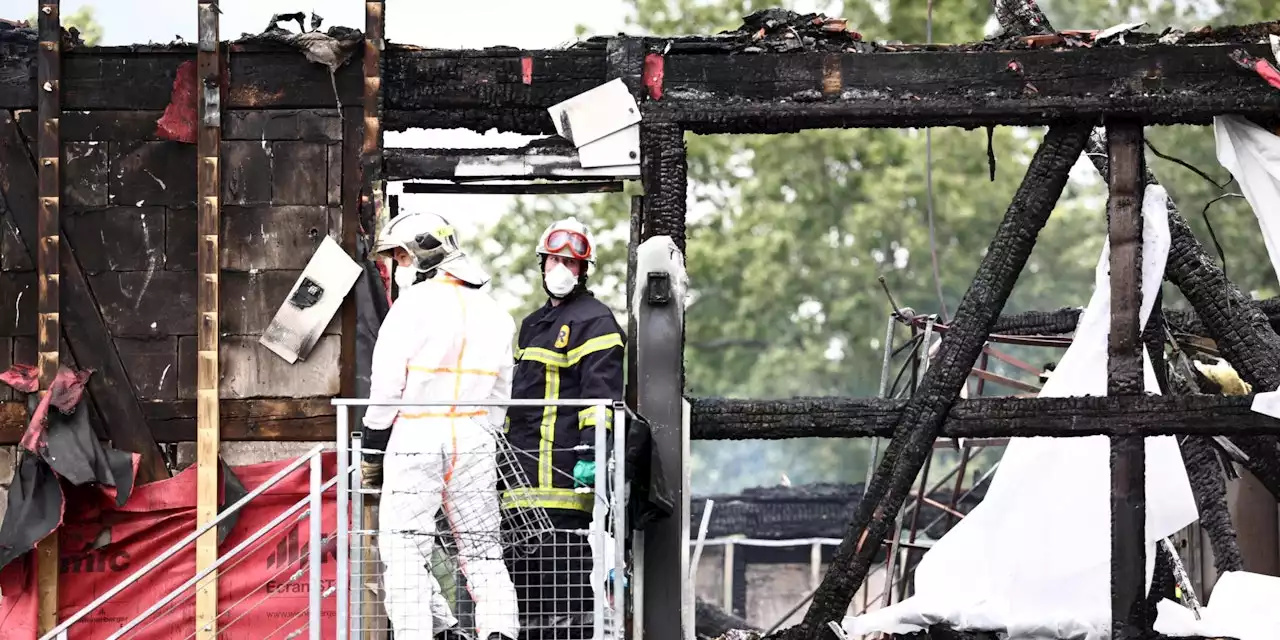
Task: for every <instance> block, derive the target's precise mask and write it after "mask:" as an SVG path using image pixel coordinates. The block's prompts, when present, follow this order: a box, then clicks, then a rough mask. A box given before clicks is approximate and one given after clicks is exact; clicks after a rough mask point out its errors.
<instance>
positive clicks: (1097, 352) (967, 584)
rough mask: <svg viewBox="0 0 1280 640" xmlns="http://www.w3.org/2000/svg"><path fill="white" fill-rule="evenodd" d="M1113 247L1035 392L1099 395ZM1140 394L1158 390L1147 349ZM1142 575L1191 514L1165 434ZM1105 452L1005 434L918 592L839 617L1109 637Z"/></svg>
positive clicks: (1150, 215)
mask: <svg viewBox="0 0 1280 640" xmlns="http://www.w3.org/2000/svg"><path fill="white" fill-rule="evenodd" d="M1169 243H1170V237H1169V220H1168V194H1167V193H1166V192H1165V190H1164V189H1163V188H1161V187H1159V186H1154V185H1153V186H1149V187H1147V190H1146V193H1145V194H1144V202H1143V249H1142V256H1143V265H1142V310H1141V321H1142V323H1143V325H1144V326H1145V324H1146V321H1147V318H1148V317H1149V316H1150V314H1151V309H1152V306H1153V305H1154V304H1155V296H1156V293H1157V292H1158V291H1159V287H1160V283H1161V281H1162V279H1163V275H1164V266H1165V262H1166V260H1167V258H1168V254H1169ZM1109 255H1110V246H1109V244H1107V245H1104V246H1103V249H1102V257H1101V258H1100V259H1099V261H1098V267H1097V271H1096V283H1095V290H1094V293H1093V297H1092V299H1091V300H1090V301H1089V306H1088V307H1087V308H1086V309H1085V311H1084V313H1083V314H1082V315H1081V317H1080V322H1079V325H1078V326H1077V329H1076V334H1075V339H1074V341H1073V342H1072V345H1071V348H1069V349H1068V350H1067V353H1066V354H1065V355H1064V356H1063V358H1062V361H1061V362H1060V363H1059V364H1058V367H1057V369H1056V371H1055V372H1054V373H1053V375H1052V376H1051V377H1050V378H1049V381H1048V383H1047V384H1046V385H1045V386H1044V389H1042V390H1041V392H1040V396H1041V397H1076V396H1105V395H1106V392H1107V389H1106V385H1107V334H1108V329H1109V322H1110V315H1111V291H1110V285H1109V278H1108V275H1109V274H1108V272H1109V269H1108V263H1107V261H1108V257H1109ZM1144 372H1145V378H1146V389H1147V391H1148V393H1153V394H1158V393H1159V387H1158V386H1157V384H1156V380H1155V372H1154V370H1153V369H1152V366H1151V361H1150V358H1149V356H1148V354H1146V353H1144ZM1146 449H1147V482H1146V490H1147V520H1146V537H1147V541H1148V544H1147V581H1148V584H1150V579H1151V573H1152V571H1153V570H1154V562H1155V542H1156V541H1158V540H1160V539H1161V538H1164V537H1165V536H1168V535H1170V534H1172V533H1173V532H1175V531H1177V530H1179V529H1181V528H1183V527H1185V526H1186V525H1187V524H1189V523H1191V522H1193V521H1195V520H1196V519H1197V512H1196V506H1195V501H1194V498H1193V497H1192V494H1191V486H1190V483H1189V482H1188V480H1187V472H1186V468H1185V467H1184V466H1183V462H1182V454H1181V453H1180V452H1179V450H1178V445H1177V442H1176V441H1175V440H1174V438H1173V437H1171V436H1164V437H1156V438H1147V441H1146ZM1110 477H1111V473H1110V456H1109V442H1108V439H1107V438H1106V437H1105V436H1094V437H1088V438H1018V439H1014V440H1013V441H1011V442H1010V444H1009V447H1008V449H1007V450H1006V451H1005V454H1004V458H1003V459H1002V460H1001V463H1000V471H999V472H998V473H997V474H996V475H995V478H994V479H993V481H992V483H991V487H990V489H989V490H988V492H987V495H986V497H985V498H984V499H983V501H982V503H981V504H979V505H978V507H977V508H975V509H974V510H973V512H971V513H970V514H969V515H968V516H966V517H965V518H964V519H963V520H961V521H960V522H959V524H958V525H957V526H956V527H955V528H953V529H952V530H951V531H950V532H949V533H947V535H946V536H944V537H943V538H942V539H941V540H939V541H938V542H937V543H936V544H935V545H934V546H933V548H932V549H931V550H930V551H929V552H928V553H926V554H925V556H924V558H923V560H922V561H921V562H920V565H919V567H918V568H917V569H916V574H915V586H916V593H917V595H915V596H913V597H912V598H908V599H907V600H905V601H903V602H901V603H898V604H896V605H893V606H890V607H887V608H885V609H881V610H878V611H874V612H871V613H868V614H866V615H863V616H859V617H851V618H847V619H846V620H845V624H844V627H845V630H846V631H847V632H848V633H849V634H850V635H851V636H859V635H864V634H868V633H872V632H876V631H881V632H889V633H908V632H911V631H918V630H920V629H922V628H925V627H928V626H930V625H932V624H938V623H947V624H951V625H952V626H954V627H956V628H959V629H965V630H993V631H999V630H1004V631H1006V632H1007V633H1008V634H1009V637H1010V639H1011V640H1023V639H1038V638H1082V639H1086V640H1102V639H1105V638H1109V637H1110V627H1111V621H1110V619H1111V587H1110V576H1111V571H1110V562H1111V507H1110V498H1109V496H1110Z"/></svg>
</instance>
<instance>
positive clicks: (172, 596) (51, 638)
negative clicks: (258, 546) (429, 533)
mask: <svg viewBox="0 0 1280 640" xmlns="http://www.w3.org/2000/svg"><path fill="white" fill-rule="evenodd" d="M324 450H325V449H324V446H323V445H316V446H315V447H314V448H312V449H311V450H310V451H309V452H308V453H306V454H305V455H303V456H301V457H299V458H298V459H297V460H294V461H293V462H291V463H289V464H288V465H286V466H285V467H284V468H283V469H281V470H280V471H278V472H276V473H275V474H274V475H272V476H271V477H270V478H267V480H265V481H264V482H262V484H260V485H258V486H257V487H255V488H254V489H253V490H252V491H250V492H248V493H247V494H246V495H245V496H244V497H243V498H240V499H239V500H237V501H236V502H234V503H233V504H231V505H230V506H228V507H227V508H226V509H224V510H222V512H220V513H219V514H218V515H217V517H216V518H214V519H213V520H211V521H209V522H208V523H205V524H204V525H202V526H200V527H197V528H196V530H195V531H194V532H192V533H190V534H189V535H187V536H186V537H185V538H183V539H182V540H179V541H178V542H176V543H174V544H173V545H172V546H170V547H169V548H168V549H166V550H165V551H164V553H161V554H160V555H158V556H156V557H155V558H154V559H152V560H151V561H150V562H148V563H146V564H145V565H143V566H142V568H141V569H138V570H137V571H135V572H133V573H132V574H131V575H129V576H128V577H127V578H125V579H124V580H122V581H120V582H119V583H117V584H116V585H115V586H113V587H111V588H110V589H108V590H106V591H105V592H104V593H103V594H102V595H100V596H98V597H97V598H96V599H94V600H93V602H90V603H89V604H88V605H85V606H84V607H83V608H81V609H80V610H79V611H77V612H75V613H74V614H72V615H71V616H70V617H68V618H67V619H66V620H64V621H63V622H61V623H60V624H58V626H56V627H54V628H53V629H52V630H50V631H49V632H48V633H46V634H45V635H43V636H41V638H40V640H55V639H56V640H67V638H68V634H69V632H70V630H71V628H72V627H73V626H74V625H76V624H77V623H79V622H81V621H83V620H84V619H85V618H86V617H88V616H89V615H90V614H92V613H93V612H94V611H96V610H97V609H98V608H100V607H101V606H102V605H104V604H106V603H107V602H109V601H110V600H111V599H112V598H115V597H116V596H118V595H120V594H121V593H122V592H123V591H124V590H125V589H128V588H129V587H131V586H133V585H135V584H137V583H138V582H139V581H141V580H142V579H143V578H144V577H146V576H147V575H148V574H150V573H151V572H152V571H155V570H156V569H157V568H159V567H160V566H161V565H162V564H164V563H165V562H167V561H169V560H171V559H173V558H174V557H175V556H177V555H178V554H179V553H181V552H182V551H183V550H184V549H186V548H187V547H189V546H191V545H192V544H194V543H195V542H196V540H197V539H199V538H200V536H202V535H204V534H205V533H208V532H210V531H212V530H213V529H214V528H215V527H217V526H218V525H219V524H221V523H222V522H223V521H225V520H226V519H227V518H230V517H231V516H233V515H235V514H237V513H239V512H240V510H241V509H243V508H244V507H245V506H246V505H248V504H249V503H250V502H252V501H253V500H254V499H255V498H257V497H258V496H261V495H262V494H263V493H265V492H266V491H267V490H269V489H271V488H272V487H275V486H276V485H278V484H279V483H280V482H281V481H282V480H284V479H285V478H287V477H288V476H289V475H290V474H292V473H293V472H295V471H297V470H298V469H300V468H302V466H303V465H304V464H308V463H309V464H310V471H311V476H310V490H309V492H308V496H307V497H306V498H304V499H303V500H300V501H298V502H297V503H295V504H294V505H293V506H292V507H290V508H288V509H286V510H285V511H284V512H282V513H280V514H279V515H277V516H276V517H275V518H273V519H272V520H271V521H270V522H268V523H267V524H266V525H264V526H263V527H261V528H259V529H258V530H257V531H256V532H254V533H253V534H251V535H249V536H248V537H246V538H245V539H244V540H243V541H242V542H240V544H238V545H236V546H235V547H234V548H233V549H231V550H230V551H228V552H227V553H225V554H219V556H218V558H217V560H215V561H214V563H213V564H211V565H210V566H209V567H207V568H205V569H203V570H201V571H199V572H197V573H196V574H195V575H194V576H193V577H191V578H189V579H188V580H187V581H185V582H183V583H182V584H181V585H180V586H178V587H177V588H175V589H173V590H171V591H170V592H169V593H167V594H166V595H165V596H164V597H162V598H160V599H159V600H158V601H157V602H156V603H155V604H153V605H151V606H150V607H148V608H147V609H146V610H145V611H143V612H142V613H141V614H139V615H137V616H135V617H134V618H133V619H132V620H130V621H129V622H127V623H125V624H124V625H122V626H121V627H120V629H119V630H117V631H116V632H115V633H113V634H112V635H111V636H109V638H108V640H116V639H118V638H121V637H123V636H124V635H125V634H126V633H129V632H130V631H132V630H134V629H135V628H137V627H138V626H139V625H141V624H142V623H143V622H144V621H145V620H147V618H149V617H151V616H153V615H155V614H156V613H157V612H159V611H160V610H161V609H162V608H163V607H164V606H165V605H168V604H169V603H171V602H173V601H174V600H176V599H177V598H178V597H179V596H180V595H182V594H183V593H185V592H186V591H187V590H188V589H190V588H191V587H192V586H194V585H195V584H197V583H198V582H199V581H201V580H203V579H204V578H206V577H208V576H209V575H210V574H212V573H213V572H214V571H217V570H218V568H219V567H222V566H223V565H224V564H226V563H227V562H228V561H229V560H231V559H233V558H236V557H238V556H239V555H241V554H242V553H244V552H245V550H247V549H249V547H250V546H251V545H253V544H254V543H255V542H257V541H258V540H260V539H261V538H262V537H263V536H265V535H266V534H267V533H268V532H270V531H271V530H273V529H275V528H276V527H278V526H279V525H280V524H281V523H283V522H284V521H285V520H286V519H287V518H289V517H291V516H293V515H294V514H296V513H298V512H299V511H305V513H306V515H307V517H308V518H309V519H310V524H311V527H310V538H311V539H310V549H309V550H308V554H309V558H308V560H309V567H310V574H311V575H310V589H311V591H310V599H311V603H310V604H311V607H310V608H311V612H310V613H311V615H310V618H309V626H310V633H311V635H310V637H311V639H312V640H319V638H320V632H321V626H320V604H321V602H320V600H321V596H322V593H321V589H320V586H321V583H320V562H321V558H322V556H321V553H323V546H324V545H323V542H322V531H321V526H320V525H321V518H320V517H319V514H320V513H321V504H322V502H321V498H322V496H323V493H324V491H326V490H328V489H332V488H333V487H334V486H335V485H336V484H338V479H337V478H331V479H330V480H329V481H328V482H322V471H321V464H320V463H321V458H320V456H321V454H323V453H324Z"/></svg>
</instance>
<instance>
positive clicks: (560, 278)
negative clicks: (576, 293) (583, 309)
mask: <svg viewBox="0 0 1280 640" xmlns="http://www.w3.org/2000/svg"><path fill="white" fill-rule="evenodd" d="M542 281H543V282H545V283H546V285H547V291H548V292H550V293H551V295H553V296H555V297H557V298H560V297H564V296H566V295H569V292H570V291H573V288H574V287H576V286H578V276H575V275H573V272H572V271H570V270H569V267H566V266H564V265H563V264H559V263H557V264H556V265H555V266H553V267H551V268H550V269H548V270H547V273H546V275H544V276H543V277H542Z"/></svg>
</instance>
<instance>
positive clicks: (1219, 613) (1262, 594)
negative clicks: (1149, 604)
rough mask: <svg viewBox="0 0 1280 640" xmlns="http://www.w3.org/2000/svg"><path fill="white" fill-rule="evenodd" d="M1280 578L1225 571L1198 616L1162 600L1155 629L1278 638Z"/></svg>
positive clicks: (1239, 637)
mask: <svg viewBox="0 0 1280 640" xmlns="http://www.w3.org/2000/svg"><path fill="white" fill-rule="evenodd" d="M1277 602H1280V578H1276V577H1274V576H1264V575H1259V574H1257V573H1247V572H1244V571H1228V572H1226V573H1224V574H1222V577H1221V578H1219V579H1218V582H1217V583H1216V584H1214V585H1213V595H1212V596H1210V597H1209V606H1207V607H1204V608H1202V609H1201V610H1200V619H1199V620H1196V618H1195V614H1194V613H1192V612H1191V610H1190V609H1187V608H1186V607H1183V606H1182V605H1180V604H1178V603H1176V602H1174V601H1172V600H1161V601H1160V602H1159V603H1157V605H1156V608H1157V610H1158V611H1159V612H1160V615H1159V618H1157V619H1156V624H1155V630H1156V631H1158V632H1160V633H1163V634H1165V635H1167V636H1205V637H1211V638H1236V639H1237V640H1275V639H1276V638H1277V637H1280V608H1277V607H1276V603H1277Z"/></svg>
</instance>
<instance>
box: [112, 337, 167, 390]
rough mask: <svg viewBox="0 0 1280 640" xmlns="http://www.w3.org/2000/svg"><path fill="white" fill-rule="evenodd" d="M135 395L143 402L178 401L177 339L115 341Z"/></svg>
mask: <svg viewBox="0 0 1280 640" xmlns="http://www.w3.org/2000/svg"><path fill="white" fill-rule="evenodd" d="M116 348H117V349H118V350H119V351H120V360H121V362H123V363H124V368H125V371H127V372H129V381H130V382H132V383H133V388H134V391H135V393H137V395H138V397H139V398H144V399H146V400H176V399H177V398H178V338H177V337H176V336H171V337H167V338H160V339H158V340H148V339H138V338H116Z"/></svg>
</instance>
